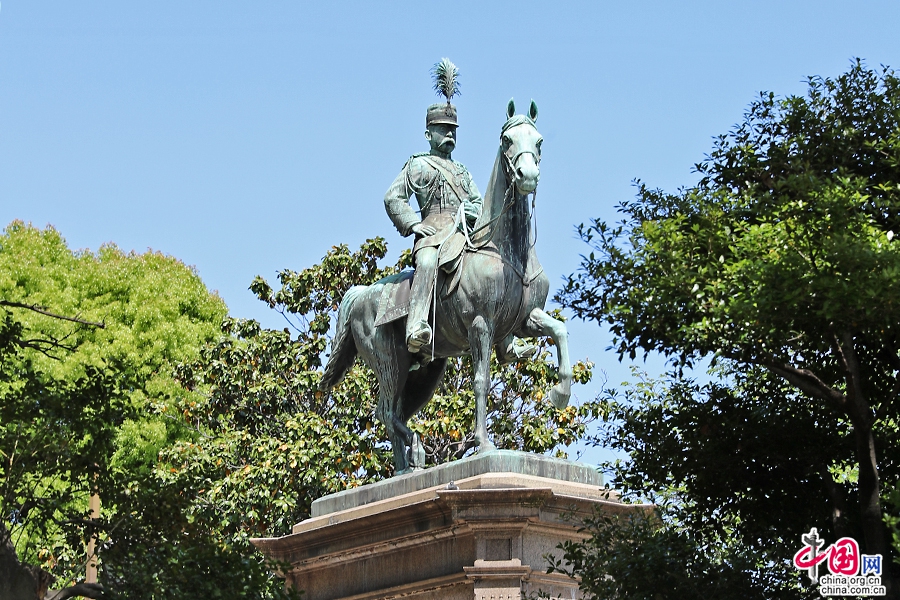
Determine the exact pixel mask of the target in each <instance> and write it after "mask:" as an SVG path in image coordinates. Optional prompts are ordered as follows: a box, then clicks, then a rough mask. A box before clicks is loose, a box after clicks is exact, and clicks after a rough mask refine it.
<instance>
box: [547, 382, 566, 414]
mask: <svg viewBox="0 0 900 600" xmlns="http://www.w3.org/2000/svg"><path fill="white" fill-rule="evenodd" d="M570 395H571V394H569V393H567V392H564V391H563V390H562V388H560V386H559V385H555V386H553V389H551V390H550V402H552V403H553V406H555V407H556V408H558V409H559V410H562V409H564V408H565V407H567V406H568V405H569V396H570Z"/></svg>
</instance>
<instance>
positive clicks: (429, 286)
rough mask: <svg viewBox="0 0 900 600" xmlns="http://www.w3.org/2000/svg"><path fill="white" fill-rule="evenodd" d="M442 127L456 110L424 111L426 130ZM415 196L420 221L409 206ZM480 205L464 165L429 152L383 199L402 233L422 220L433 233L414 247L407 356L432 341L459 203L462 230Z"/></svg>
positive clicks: (408, 163) (414, 159) (402, 173)
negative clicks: (443, 260)
mask: <svg viewBox="0 0 900 600" xmlns="http://www.w3.org/2000/svg"><path fill="white" fill-rule="evenodd" d="M441 123H443V124H448V125H452V126H453V127H456V107H454V106H453V105H451V104H449V103H448V104H446V105H444V104H434V105H432V106H430V107H429V108H428V112H427V114H426V126H429V125H432V124H441ZM413 195H415V197H416V201H417V202H418V204H419V211H418V212H419V213H420V214H421V218H420V216H419V215H418V214H416V212H417V211H415V210H413V208H412V207H411V206H410V205H409V200H410V198H411V197H412V196H413ZM483 202H484V201H483V200H482V198H481V194H480V193H479V192H478V188H477V187H476V186H475V182H474V181H472V176H471V175H470V174H469V171H468V170H466V168H465V167H464V166H463V165H462V164H460V163H458V162H456V161H454V160H451V159H449V158H443V157H441V156H437V155H436V154H432V153H423V154H415V155H413V156H412V157H410V159H409V160H408V161H406V164H405V165H403V170H401V171H400V174H399V175H397V178H396V179H394V182H393V183H392V184H391V187H390V188H388V191H387V193H386V194H385V196H384V208H385V210H386V211H387V214H388V216H389V217H390V218H391V221H393V223H394V225H395V226H396V227H397V230H398V231H399V232H400V235H402V236H404V237H405V236H408V235H410V234H411V233H412V228H413V227H414V226H415V225H417V224H418V223H420V222H421V223H423V224H425V225H430V226H431V227H434V229H435V230H436V231H435V233H434V234H433V235H430V236H427V237H420V238H419V239H417V240H416V243H415V245H414V246H413V257H414V260H415V263H416V274H415V276H414V277H413V283H412V289H411V290H410V307H409V316H408V317H407V325H406V336H407V342H408V344H409V350H410V351H411V352H417V351H418V350H419V349H420V348H421V346H422V345H424V344H426V343H428V342H430V341H431V335H432V331H431V328H430V326H429V325H428V312H429V308H430V304H431V302H430V301H431V293H432V290H433V288H434V283H435V278H436V276H437V262H438V247H439V246H441V244H443V243H444V242H445V241H446V240H448V239H449V238H450V236H452V235H453V234H454V233H455V232H457V231H459V228H458V224H457V222H456V215H457V213H458V211H459V207H460V205H462V206H463V210H464V214H465V215H466V217H465V219H463V221H465V223H464V224H463V226H465V225H469V226H471V225H473V224H474V222H475V219H477V218H478V216H479V215H480V214H481V209H482V204H483Z"/></svg>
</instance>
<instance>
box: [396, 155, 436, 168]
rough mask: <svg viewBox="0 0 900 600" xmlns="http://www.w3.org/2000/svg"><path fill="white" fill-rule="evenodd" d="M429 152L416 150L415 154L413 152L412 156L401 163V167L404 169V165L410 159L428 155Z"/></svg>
mask: <svg viewBox="0 0 900 600" xmlns="http://www.w3.org/2000/svg"><path fill="white" fill-rule="evenodd" d="M429 154H431V153H430V152H417V153H416V154H413V155H412V156H410V157H409V158H407V159H406V162H405V163H403V168H404V169H405V168H406V165H408V164H409V163H411V162H412V159H414V158H419V157H420V156H428V155H429Z"/></svg>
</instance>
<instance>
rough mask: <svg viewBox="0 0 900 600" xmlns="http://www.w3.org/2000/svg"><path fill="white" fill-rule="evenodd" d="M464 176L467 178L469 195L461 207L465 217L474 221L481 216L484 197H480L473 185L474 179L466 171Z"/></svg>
mask: <svg viewBox="0 0 900 600" xmlns="http://www.w3.org/2000/svg"><path fill="white" fill-rule="evenodd" d="M466 176H467V177H468V178H469V182H468V183H469V197H468V198H467V199H466V200H465V201H464V202H463V208H464V210H465V211H466V218H467V219H468V220H469V221H471V222H473V223H474V221H475V220H476V219H478V217H480V216H481V210H482V208H483V206H484V199H483V198H482V197H481V193H480V192H479V191H478V186H477V185H475V181H474V180H473V179H472V175H470V174H469V173H468V171H467V172H466Z"/></svg>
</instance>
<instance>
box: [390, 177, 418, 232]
mask: <svg viewBox="0 0 900 600" xmlns="http://www.w3.org/2000/svg"><path fill="white" fill-rule="evenodd" d="M412 162H413V161H412V160H410V161H409V162H407V163H406V164H405V165H404V166H403V170H402V171H400V174H399V175H397V178H396V179H395V180H394V183H392V184H391V187H389V188H388V191H387V193H386V194H385V195H384V209H385V210H386V211H387V214H388V216H389V217H390V218H391V221H393V222H394V226H395V227H396V228H397V231H399V232H400V235H402V236H404V237H406V236H408V235H409V234H410V233H412V227H413V225H415V224H416V223H418V222H419V221H420V220H421V219H419V215H417V214H416V211H414V210H413V209H412V207H411V206H410V205H409V198H410V196H412V194H413V191H414V190H413V189H412V186H411V185H410V181H409V175H410V173H409V169H410V164H411V163H412Z"/></svg>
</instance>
